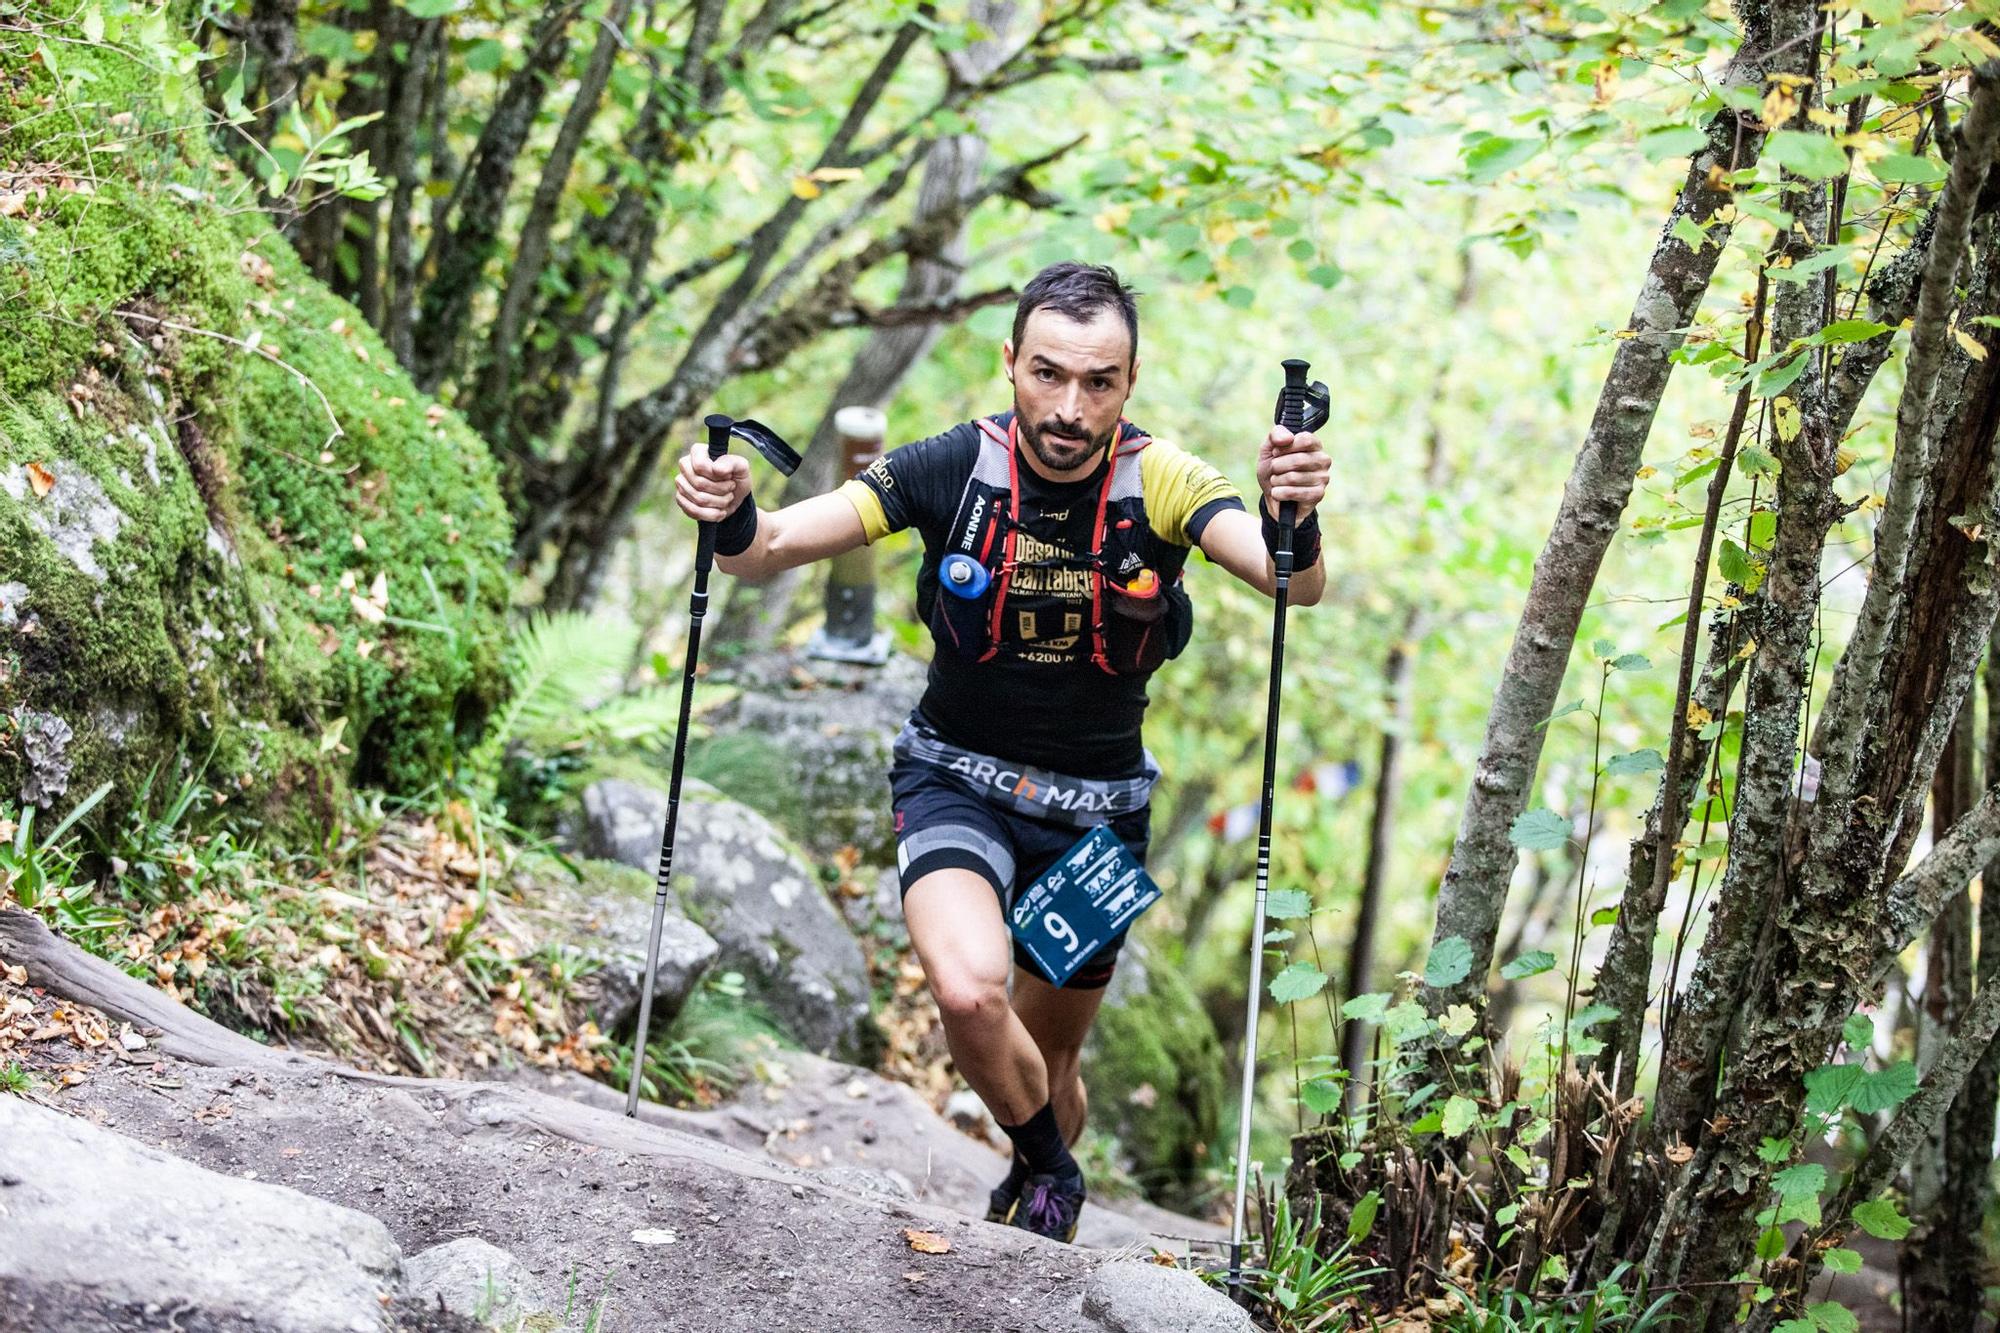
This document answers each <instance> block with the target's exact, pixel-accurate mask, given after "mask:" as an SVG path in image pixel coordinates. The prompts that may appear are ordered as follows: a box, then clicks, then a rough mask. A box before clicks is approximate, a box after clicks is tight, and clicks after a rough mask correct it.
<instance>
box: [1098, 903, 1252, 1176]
mask: <svg viewBox="0 0 2000 1333" xmlns="http://www.w3.org/2000/svg"><path fill="white" fill-rule="evenodd" d="M1083 1077H1084V1082H1085V1084H1086V1086H1087V1087H1088V1088H1089V1090H1090V1120H1091V1124H1092V1125H1093V1126H1094V1127H1096V1128H1097V1129H1099V1130H1100V1131H1104V1132H1108V1133H1110V1134H1113V1135H1115V1136H1116V1137H1117V1139H1118V1145H1119V1158H1120V1164H1121V1165H1122V1166H1123V1167H1124V1168H1125V1170H1126V1171H1127V1172H1129V1173H1130V1174H1131V1176H1132V1177H1133V1179H1134V1180H1136V1181H1137V1182H1138V1183H1139V1185H1140V1187H1141V1188H1142V1189H1144V1190H1145V1191H1146V1193H1147V1195H1148V1196H1150V1197H1151V1198H1153V1199H1154V1200H1155V1201H1157V1202H1160V1203H1164V1204H1166V1205H1167V1206H1169V1207H1174V1206H1178V1205H1185V1204H1188V1203H1190V1202H1191V1199H1190V1198H1189V1194H1190V1191H1191V1190H1192V1188H1193V1187H1195V1186H1196V1185H1197V1184H1198V1183H1199V1180H1200V1176H1201V1172H1202V1169H1203V1168H1204V1167H1205V1166H1206V1165H1207V1163H1208V1161H1209V1149H1210V1147H1211V1146H1212V1145H1213V1144H1214V1143H1215V1141H1216V1137H1215V1136H1216V1133H1217V1131H1218V1123H1219V1118H1220V1115H1221V1111H1222V1106H1223V1101H1224V1098H1225V1097H1226V1095H1227V1089H1226V1087H1225V1080H1224V1076H1223V1067H1222V1043H1221V1041H1220V1040H1219V1039H1218V1038H1217V1037H1216V1033H1215V1025H1214V1024H1213V1023H1212V1022H1211V1021H1210V1020H1209V1017H1208V1014H1207V1012H1206V1011H1205V1010H1203V1009H1202V1007H1201V1005H1200V1003H1199V1002H1198V1001H1197V1000H1196V999H1195V996H1194V992H1193V991H1191V990H1189V989H1188V985H1187V982H1186V981H1184V980H1183V979H1182V978H1181V976H1180V974H1179V973H1178V972H1176V971H1175V970H1174V969H1173V968H1171V967H1165V966H1159V965H1157V964H1156V963H1155V961H1154V959H1152V958H1151V957H1149V956H1148V952H1147V950H1146V948H1145V947H1144V946H1143V945H1142V944H1140V943H1139V941H1138V940H1137V939H1136V938H1135V939H1132V940H1128V941H1127V942H1126V945H1125V948H1124V951H1123V952H1122V953H1121V954H1120V955H1119V957H1118V971H1117V972H1116V973H1114V974H1113V975H1112V978H1111V985H1110V986H1109V987H1108V988H1106V991H1105V997H1104V1007H1103V1008H1102V1009H1100V1010H1098V1014H1097V1023H1096V1026H1094V1027H1093V1028H1092V1029H1091V1033H1090V1039H1089V1041H1088V1042H1087V1043H1086V1044H1085V1046H1084V1056H1083Z"/></svg>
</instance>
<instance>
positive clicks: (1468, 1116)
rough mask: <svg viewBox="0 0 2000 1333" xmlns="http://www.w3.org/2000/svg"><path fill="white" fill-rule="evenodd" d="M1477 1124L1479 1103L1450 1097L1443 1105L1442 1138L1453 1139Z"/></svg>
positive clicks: (1464, 1098) (1470, 1099)
mask: <svg viewBox="0 0 2000 1333" xmlns="http://www.w3.org/2000/svg"><path fill="white" fill-rule="evenodd" d="M1478 1123H1479V1103H1478V1102H1475V1101H1473V1100H1472V1098H1470V1097H1459V1096H1455V1095H1454V1096H1452V1097H1450V1098H1447V1099H1446V1101H1445V1104H1444V1117H1443V1124H1442V1128H1443V1130H1444V1136H1445V1137H1446V1138H1448V1139H1455V1138H1459V1137H1461V1136H1463V1135H1464V1134H1465V1133H1466V1131H1468V1130H1470V1129H1471V1128H1472V1127H1473V1126H1474V1125H1476V1124H1478Z"/></svg>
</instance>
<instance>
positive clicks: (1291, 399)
mask: <svg viewBox="0 0 2000 1333" xmlns="http://www.w3.org/2000/svg"><path fill="white" fill-rule="evenodd" d="M1284 367H1285V388H1284V391H1283V392H1281V393H1280V394H1279V395H1278V424H1279V425H1280V426H1283V427H1284V428H1285V429H1286V430H1289V431H1294V432H1296V431H1300V430H1303V429H1304V428H1305V424H1306V388H1307V385H1308V381H1307V379H1306V372H1307V371H1309V370H1311V369H1312V366H1311V365H1310V363H1308V362H1305V361H1301V360H1299V359H1298V358H1297V357H1291V358H1288V359H1287V360H1286V361H1285V362H1284ZM1298 513H1299V506H1298V502H1297V501H1295V500H1285V501H1281V502H1280V503H1279V505H1278V549H1277V551H1276V552H1275V553H1274V555H1275V557H1276V563H1277V572H1278V577H1279V578H1280V579H1283V580H1289V579H1290V578H1291V574H1292V525H1293V524H1294V523H1295V522H1297V521H1298Z"/></svg>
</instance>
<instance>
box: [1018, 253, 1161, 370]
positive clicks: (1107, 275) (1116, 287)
mask: <svg viewBox="0 0 2000 1333" xmlns="http://www.w3.org/2000/svg"><path fill="white" fill-rule="evenodd" d="M1137 298H1138V293H1137V292H1135V291H1133V290H1132V289H1131V288H1130V287H1127V286H1126V285H1125V284H1124V283H1123V282H1121V281H1119V279H1118V274H1117V273H1116V272H1115V271H1114V270H1112V268H1111V267H1110V266H1109V265H1106V264H1078V263H1074V262H1067V263H1061V264H1050V265H1049V266H1048V267H1047V268H1045V269H1043V270H1042V271H1041V272H1040V273H1037V274H1036V275H1035V276H1034V277H1032V278H1030V279H1028V285H1027V286H1025V287H1023V288H1022V289H1021V299H1020V300H1019V301H1018V302H1017V303H1016V304H1015V306H1014V350H1015V352H1016V353H1018V352H1019V351H1020V350H1021V335H1022V334H1023V333H1025V332H1026V331H1027V328H1028V316H1029V315H1032V314H1033V313H1034V312H1035V311H1037V310H1053V311H1055V312H1056V313H1057V314H1059V315H1064V316H1067V317H1068V318H1070V319H1073V320H1075V321H1076V322H1077V323H1079V324H1082V323H1086V322H1088V321H1089V320H1090V319H1091V317H1092V316H1094V315H1096V314H1097V312H1098V311H1100V310H1103V309H1104V308H1106V307H1107V306H1115V307H1116V308H1117V310H1118V313H1119V314H1120V315H1123V316H1124V317H1125V331H1126V332H1127V333H1129V334H1131V335H1132V359H1133V360H1137V359H1138V356H1139V302H1138V299H1137Z"/></svg>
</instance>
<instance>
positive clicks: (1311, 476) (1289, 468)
mask: <svg viewBox="0 0 2000 1333" xmlns="http://www.w3.org/2000/svg"><path fill="white" fill-rule="evenodd" d="M1331 470H1332V463H1331V462H1330V460H1329V459H1328V458H1327V456H1326V453H1325V451H1324V450H1323V449H1321V448H1320V443H1319V441H1318V440H1317V439H1315V438H1314V437H1313V434H1312V432H1311V431H1301V432H1299V433H1298V434H1297V435H1294V434H1292V432H1290V431H1288V430H1286V429H1285V428H1284V427H1283V426H1273V427H1271V432H1270V434H1269V435H1267V436H1265V437H1264V447H1263V449H1262V450H1261V451H1260V452H1259V454H1258V458H1257V483H1258V485H1259V486H1260V487H1261V488H1262V489H1263V496H1262V503H1263V505H1264V507H1265V510H1266V512H1268V513H1269V514H1271V516H1272V517H1274V518H1275V517H1276V516H1277V513H1278V506H1279V505H1280V504H1282V503H1284V502H1285V501H1287V500H1289V501H1291V502H1292V503H1293V504H1295V505H1297V506H1298V517H1297V521H1298V522H1300V523H1303V522H1305V520H1306V517H1307V516H1308V515H1310V514H1311V513H1312V511H1313V508H1314V507H1315V506H1316V505H1318V504H1319V502H1320V499H1321V498H1322V497H1323V496H1324V495H1325V494H1326V482H1327V476H1328V474H1329V473H1330V471H1331ZM1199 544H1200V546H1201V549H1202V552H1203V554H1205V555H1207V556H1208V558H1209V559H1210V560H1213V561H1214V562H1215V563H1216V564H1218V565H1221V566H1222V567H1223V568H1224V569H1226V570H1228V571H1229V572H1230V573H1232V574H1234V575H1235V576H1236V577H1237V578H1239V579H1242V580H1243V581H1244V582H1245V583H1247V584H1249V585H1250V586H1251V587H1253V588H1255V589H1257V591H1259V592H1261V593H1263V594H1264V595H1265V596H1266V597H1269V596H1271V595H1272V594H1273V593H1275V592H1276V591H1277V587H1278V567H1277V562H1276V561H1275V560H1274V559H1273V558H1272V556H1271V552H1270V551H1269V550H1268V549H1267V548H1266V547H1265V545H1264V531H1263V524H1262V523H1261V522H1260V521H1259V520H1258V517H1257V516H1256V515H1255V514H1252V513H1249V512H1247V511H1245V510H1242V509H1235V508H1230V509H1225V510H1223V511H1222V512H1220V513H1218V514H1216V515H1215V516H1214V517H1213V518H1211V519H1209V521H1208V526H1206V527H1204V528H1203V529H1202V530H1201V539H1200V543H1199ZM1293 549H1294V550H1296V549H1297V546H1296V544H1294V547H1293ZM1325 591H1326V561H1325V559H1324V558H1322V559H1320V560H1318V561H1315V562H1314V563H1313V564H1312V565H1310V566H1308V567H1306V568H1304V569H1294V570H1293V572H1292V582H1291V586H1290V587H1289V588H1288V589H1287V590H1286V598H1285V600H1286V601H1287V603H1288V604H1290V605H1292V606H1311V605H1312V604H1313V603H1315V602H1317V601H1318V600H1319V599H1320V594H1321V593H1323V592H1325Z"/></svg>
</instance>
